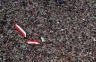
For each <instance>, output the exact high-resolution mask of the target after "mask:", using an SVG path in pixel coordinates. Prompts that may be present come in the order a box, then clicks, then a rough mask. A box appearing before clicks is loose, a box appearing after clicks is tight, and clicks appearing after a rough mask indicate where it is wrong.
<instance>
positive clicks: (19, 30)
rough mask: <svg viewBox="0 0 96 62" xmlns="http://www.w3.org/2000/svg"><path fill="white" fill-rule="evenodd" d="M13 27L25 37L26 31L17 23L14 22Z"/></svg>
mask: <svg viewBox="0 0 96 62" xmlns="http://www.w3.org/2000/svg"><path fill="white" fill-rule="evenodd" d="M14 27H15V29H16V30H17V31H18V32H19V33H20V34H21V35H22V36H23V37H26V32H25V31H24V30H23V29H22V28H21V27H20V26H19V25H17V24H14Z"/></svg>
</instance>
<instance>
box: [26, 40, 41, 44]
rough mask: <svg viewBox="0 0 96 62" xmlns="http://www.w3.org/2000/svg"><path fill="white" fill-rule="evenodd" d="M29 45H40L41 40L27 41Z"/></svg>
mask: <svg viewBox="0 0 96 62" xmlns="http://www.w3.org/2000/svg"><path fill="white" fill-rule="evenodd" d="M27 43H28V44H40V43H39V40H27Z"/></svg>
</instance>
